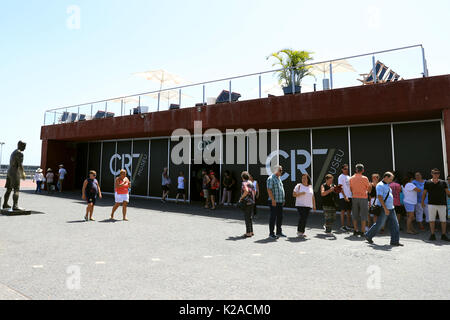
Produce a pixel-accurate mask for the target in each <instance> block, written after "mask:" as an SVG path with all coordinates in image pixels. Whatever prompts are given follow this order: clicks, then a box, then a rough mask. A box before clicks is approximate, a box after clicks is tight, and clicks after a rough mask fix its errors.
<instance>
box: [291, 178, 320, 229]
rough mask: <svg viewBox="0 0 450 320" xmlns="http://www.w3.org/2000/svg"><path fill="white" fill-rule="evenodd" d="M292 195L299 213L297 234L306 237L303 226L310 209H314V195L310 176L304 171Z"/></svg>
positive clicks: (304, 226)
mask: <svg viewBox="0 0 450 320" xmlns="http://www.w3.org/2000/svg"><path fill="white" fill-rule="evenodd" d="M293 196H294V198H295V207H296V208H297V211H298V214H299V220H298V226H297V235H298V236H299V237H300V238H306V235H305V228H306V223H307V222H308V216H309V213H310V212H311V209H312V210H314V211H315V210H316V199H315V197H314V190H313V187H312V183H311V178H310V177H309V175H308V174H306V173H305V174H303V175H302V182H301V183H299V184H297V185H296V186H295V188H294V192H293Z"/></svg>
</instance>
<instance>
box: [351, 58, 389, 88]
mask: <svg viewBox="0 0 450 320" xmlns="http://www.w3.org/2000/svg"><path fill="white" fill-rule="evenodd" d="M387 69H388V68H387V67H386V65H385V64H384V63H382V62H380V61H379V60H378V61H377V63H376V64H375V74H376V77H377V81H378V79H379V78H380V77H379V75H380V73H381V72H382V71H383V70H384V72H383V75H384V74H385V73H386V71H387ZM360 76H363V79H362V80H361V79H358V81H361V82H362V83H363V84H364V85H366V84H373V83H374V81H373V71H370V72H369V73H361V74H360Z"/></svg>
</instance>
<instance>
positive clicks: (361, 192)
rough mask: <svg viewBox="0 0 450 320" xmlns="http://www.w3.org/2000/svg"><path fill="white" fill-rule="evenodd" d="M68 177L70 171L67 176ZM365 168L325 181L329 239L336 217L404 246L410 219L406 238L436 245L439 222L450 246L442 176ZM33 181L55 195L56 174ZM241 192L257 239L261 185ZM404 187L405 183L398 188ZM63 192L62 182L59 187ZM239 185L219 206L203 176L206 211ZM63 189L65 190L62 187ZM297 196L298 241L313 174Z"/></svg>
mask: <svg viewBox="0 0 450 320" xmlns="http://www.w3.org/2000/svg"><path fill="white" fill-rule="evenodd" d="M64 171H65V170H64ZM364 172H365V168H364V165H362V164H357V165H356V167H355V174H354V175H353V176H351V177H350V175H349V166H348V165H346V164H345V165H343V166H342V174H341V175H340V176H339V177H338V185H335V184H334V176H333V175H331V174H328V175H326V176H325V181H324V183H323V184H322V185H321V186H320V198H321V199H320V200H321V201H320V202H321V204H322V208H323V213H324V231H325V234H326V236H329V237H332V236H334V235H333V229H334V227H335V226H334V224H335V221H336V216H337V215H336V213H337V211H338V210H339V211H340V213H341V219H340V223H341V227H340V230H341V231H343V232H353V236H355V237H363V238H365V239H366V240H367V241H368V242H369V243H373V238H374V237H375V236H376V235H377V234H378V233H383V232H384V227H385V225H386V224H388V225H389V230H390V234H391V242H390V244H391V245H392V246H403V244H401V243H400V225H399V221H401V219H402V218H403V217H406V232H407V233H408V234H411V235H416V234H418V231H417V230H416V229H415V228H414V221H416V222H417V225H418V228H419V230H420V231H423V230H425V226H424V218H425V222H426V223H429V226H430V233H431V234H430V238H429V240H430V241H435V240H436V239H437V237H436V223H435V222H436V219H437V218H439V221H440V222H441V240H443V241H449V239H448V237H447V234H446V233H447V230H446V227H447V212H448V209H447V201H448V200H447V197H448V196H450V191H449V184H448V183H450V177H448V178H447V181H448V182H445V181H443V180H440V171H439V170H438V169H433V170H432V172H431V174H432V179H430V180H427V181H426V180H424V179H423V177H422V174H421V173H420V172H417V173H415V174H411V173H408V174H407V175H406V177H405V178H404V179H400V178H399V177H398V175H397V176H396V174H395V173H392V172H386V173H385V174H384V175H383V176H382V177H381V176H380V175H379V174H376V173H375V174H372V176H371V180H370V181H369V179H368V178H367V177H366V176H365V175H364ZM66 174H67V171H65V172H63V174H62V176H63V179H61V171H60V172H58V177H59V179H61V180H64V176H65V175H66ZM282 174H283V168H282V167H281V166H276V167H275V168H274V173H273V174H272V175H270V176H269V177H268V179H267V184H266V186H267V193H268V205H269V208H270V218H269V237H270V238H271V239H278V238H280V237H282V238H284V237H287V236H286V235H285V234H284V233H283V230H282V225H283V208H284V206H285V204H286V194H285V190H284V186H283V182H282V179H281V176H282ZM96 175H97V173H96V172H95V171H90V173H89V177H88V178H87V179H86V180H85V181H84V183H83V188H82V198H83V199H84V200H86V201H87V208H86V215H85V220H86V221H94V219H93V212H94V206H95V203H96V200H97V198H102V193H101V189H100V185H99V183H98V181H97V179H96ZM34 180H35V181H36V184H37V189H36V192H42V184H43V182H44V181H45V182H46V183H47V188H48V189H49V190H51V189H52V188H51V187H50V188H49V186H52V185H53V183H54V180H55V176H54V174H53V172H52V170H51V169H49V170H47V173H46V176H45V177H44V174H43V171H42V169H38V170H37V171H36V174H35V177H34ZM241 180H242V182H241V188H240V197H239V202H238V207H240V208H241V209H242V211H243V213H244V220H245V225H246V233H245V234H244V237H246V238H250V237H253V236H254V232H253V219H255V216H256V214H257V206H256V203H257V200H258V197H259V193H260V190H259V185H258V182H257V181H256V180H255V179H254V178H253V177H252V176H251V174H250V173H249V172H247V171H244V172H242V174H241ZM399 182H401V183H399ZM161 184H162V191H163V193H162V197H161V201H162V202H166V199H167V197H168V195H169V192H170V185H171V179H170V177H169V174H168V169H167V168H164V170H163V173H162V180H161ZM60 185H61V186H62V182H61V183H60ZM235 185H236V181H235V180H234V179H233V178H232V175H231V173H230V172H229V171H226V172H225V173H224V179H223V181H222V187H223V189H224V191H223V194H222V199H221V201H220V199H219V197H220V195H219V190H220V181H219V179H218V178H217V177H216V175H215V172H213V171H210V172H209V173H208V172H207V170H202V196H203V197H204V199H205V208H209V209H212V210H214V209H216V207H217V205H218V204H221V205H230V204H231V199H232V194H231V193H232V191H233V189H234V186H235ZM185 186H186V183H185V178H184V173H183V172H182V171H181V172H179V175H178V179H177V196H176V202H177V203H178V201H179V199H180V198H183V202H186V192H185ZM61 189H62V187H61ZM130 189H131V182H130V180H129V178H128V177H127V171H126V170H124V169H122V170H121V171H120V175H119V176H118V177H117V178H116V179H115V184H114V191H115V204H114V206H113V208H112V212H111V217H110V219H111V220H114V213H115V212H116V210H117V209H118V208H119V207H120V206H122V214H123V220H124V221H128V218H127V206H128V204H129V201H130V197H129V193H130ZM292 196H293V197H294V198H295V207H296V208H297V211H298V217H299V218H298V226H297V236H298V237H300V238H306V237H307V235H306V234H305V229H306V226H307V223H308V217H309V215H310V213H311V211H314V212H315V211H316V196H315V194H314V189H313V186H312V181H311V178H310V177H309V175H308V174H303V175H302V177H301V182H300V183H298V184H297V185H296V186H295V188H294V190H293V192H292Z"/></svg>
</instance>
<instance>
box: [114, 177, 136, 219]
mask: <svg viewBox="0 0 450 320" xmlns="http://www.w3.org/2000/svg"><path fill="white" fill-rule="evenodd" d="M114 187H115V188H114V189H115V194H114V199H115V202H116V203H115V204H114V206H113V208H112V211H111V220H114V212H116V210H117V209H118V208H119V207H120V206H122V214H123V221H128V219H127V207H128V204H129V203H130V194H129V190H130V188H131V182H130V180H129V179H128V178H127V171H126V170H124V169H122V170H120V175H119V176H118V177H117V178H116V180H115V182H114Z"/></svg>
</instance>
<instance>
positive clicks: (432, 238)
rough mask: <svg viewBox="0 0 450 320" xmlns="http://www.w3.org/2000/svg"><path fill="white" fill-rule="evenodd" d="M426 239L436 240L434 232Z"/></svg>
mask: <svg viewBox="0 0 450 320" xmlns="http://www.w3.org/2000/svg"><path fill="white" fill-rule="evenodd" d="M428 240H430V241H436V235H435V234H432V235H431V236H430V239H428Z"/></svg>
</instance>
